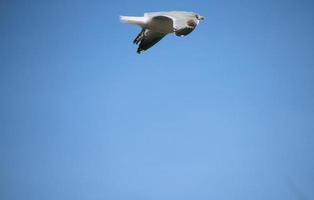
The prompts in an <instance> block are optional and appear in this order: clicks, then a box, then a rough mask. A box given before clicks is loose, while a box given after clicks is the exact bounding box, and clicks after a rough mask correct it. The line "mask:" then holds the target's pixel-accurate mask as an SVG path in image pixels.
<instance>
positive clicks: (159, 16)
mask: <svg viewBox="0 0 314 200" xmlns="http://www.w3.org/2000/svg"><path fill="white" fill-rule="evenodd" d="M120 19H121V21H122V22H126V23H129V24H134V25H138V26H140V27H141V28H142V31H141V32H140V33H139V34H138V36H137V37H136V38H135V40H134V43H135V44H138V45H139V47H138V49H137V52H138V53H142V52H143V51H145V50H147V49H149V48H150V47H152V46H153V45H154V44H156V43H157V42H159V41H160V40H161V39H162V38H163V37H164V36H166V35H167V34H169V33H175V34H176V35H177V36H185V35H187V34H189V33H191V32H192V31H193V30H194V29H195V27H196V26H197V25H198V23H199V21H200V20H203V19H204V17H202V16H200V15H199V14H196V13H193V12H185V11H171V12H150V13H145V14H144V16H143V17H131V16H121V17H120Z"/></svg>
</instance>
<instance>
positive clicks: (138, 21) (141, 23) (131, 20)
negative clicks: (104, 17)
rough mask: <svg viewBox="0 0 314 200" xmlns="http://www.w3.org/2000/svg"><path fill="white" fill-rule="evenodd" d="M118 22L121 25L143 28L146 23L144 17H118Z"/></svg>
mask: <svg viewBox="0 0 314 200" xmlns="http://www.w3.org/2000/svg"><path fill="white" fill-rule="evenodd" d="M120 20H121V22H123V23H128V24H135V25H139V26H144V25H145V23H146V19H145V17H131V16H120Z"/></svg>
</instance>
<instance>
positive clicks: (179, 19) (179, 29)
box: [165, 13, 198, 36]
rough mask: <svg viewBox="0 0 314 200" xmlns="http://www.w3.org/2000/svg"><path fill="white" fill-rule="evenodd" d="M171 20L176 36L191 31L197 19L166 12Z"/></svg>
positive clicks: (184, 34)
mask: <svg viewBox="0 0 314 200" xmlns="http://www.w3.org/2000/svg"><path fill="white" fill-rule="evenodd" d="M165 16H167V17H169V18H171V19H172V21H173V28H174V31H175V34H176V35H177V36H186V35H188V34H189V33H191V32H192V31H193V30H194V29H195V27H196V26H197V24H198V21H197V20H196V19H194V18H192V17H190V16H186V15H184V14H172V13H171V14H166V15H165Z"/></svg>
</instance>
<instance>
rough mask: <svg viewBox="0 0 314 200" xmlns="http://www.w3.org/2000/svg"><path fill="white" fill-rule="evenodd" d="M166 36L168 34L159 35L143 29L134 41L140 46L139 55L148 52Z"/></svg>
mask: <svg viewBox="0 0 314 200" xmlns="http://www.w3.org/2000/svg"><path fill="white" fill-rule="evenodd" d="M166 35H167V34H166V33H158V32H154V31H151V30H149V29H143V30H142V31H141V32H140V33H139V34H138V36H137V37H136V38H135V40H134V41H133V42H134V43H135V44H139V47H138V49H137V53H142V52H144V51H146V50H147V49H149V48H150V47H152V46H154V45H155V44H156V43H157V42H159V41H160V40H161V39H162V38H163V37H165V36H166Z"/></svg>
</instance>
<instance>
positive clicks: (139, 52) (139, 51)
mask: <svg viewBox="0 0 314 200" xmlns="http://www.w3.org/2000/svg"><path fill="white" fill-rule="evenodd" d="M144 51H145V50H144V49H141V48H138V49H137V51H136V53H138V54H142V53H143V52H144Z"/></svg>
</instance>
